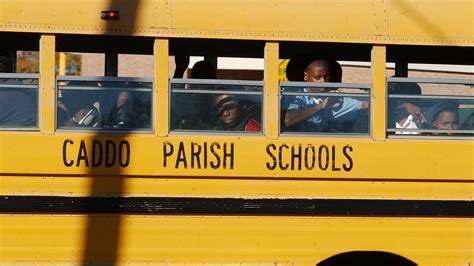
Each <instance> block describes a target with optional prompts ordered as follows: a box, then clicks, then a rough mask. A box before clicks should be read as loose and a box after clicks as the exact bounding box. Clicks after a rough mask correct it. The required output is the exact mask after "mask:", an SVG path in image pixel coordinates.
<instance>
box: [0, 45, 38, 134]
mask: <svg viewBox="0 0 474 266" xmlns="http://www.w3.org/2000/svg"><path fill="white" fill-rule="evenodd" d="M3 72H5V73H11V72H13V64H12V60H11V58H10V56H9V55H8V54H7V53H6V52H2V51H0V73H3ZM0 83H1V84H2V85H5V86H8V85H14V86H18V85H23V83H22V82H21V81H20V80H16V79H1V80H0ZM36 99H37V92H36V91H32V90H29V89H18V88H8V87H7V88H0V126H6V127H17V126H18V127H20V126H21V127H23V126H36V116H37V104H36Z"/></svg>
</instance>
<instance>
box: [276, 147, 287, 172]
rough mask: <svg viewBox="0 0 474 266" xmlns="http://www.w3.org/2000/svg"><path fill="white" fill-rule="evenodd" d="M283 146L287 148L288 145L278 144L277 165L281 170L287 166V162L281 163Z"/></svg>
mask: <svg viewBox="0 0 474 266" xmlns="http://www.w3.org/2000/svg"><path fill="white" fill-rule="evenodd" d="M283 148H286V149H289V147H288V145H286V144H282V145H281V146H280V149H279V150H278V166H279V167H280V169H281V170H286V169H288V167H289V164H285V165H283V164H282V161H283Z"/></svg>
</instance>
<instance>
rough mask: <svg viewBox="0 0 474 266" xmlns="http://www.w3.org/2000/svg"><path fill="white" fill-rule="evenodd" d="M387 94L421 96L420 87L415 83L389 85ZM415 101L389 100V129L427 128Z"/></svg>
mask: <svg viewBox="0 0 474 266" xmlns="http://www.w3.org/2000/svg"><path fill="white" fill-rule="evenodd" d="M388 93H389V94H392V95H393V94H404V95H421V87H420V86H419V85H418V84H416V83H396V82H394V83H390V84H389V87H388ZM419 106H420V103H419V101H418V100H417V99H410V98H399V99H395V100H392V99H390V100H389V109H388V110H389V112H388V120H389V121H388V124H389V125H390V127H391V128H399V129H422V128H427V127H429V126H427V124H426V122H427V120H426V116H425V113H424V112H423V110H422V109H421V107H419ZM395 134H419V132H416V131H407V130H404V131H402V130H400V131H396V132H395Z"/></svg>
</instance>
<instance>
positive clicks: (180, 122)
mask: <svg viewBox="0 0 474 266" xmlns="http://www.w3.org/2000/svg"><path fill="white" fill-rule="evenodd" d="M175 62H176V70H175V74H174V77H175V78H181V77H183V73H184V71H185V70H186V69H187V68H188V64H189V57H187V56H181V55H177V56H175ZM190 78H191V79H216V78H217V73H216V69H215V67H214V66H213V65H212V63H211V62H209V61H208V60H202V61H198V62H196V63H195V64H194V66H193V68H192V69H191V75H190ZM200 87H202V88H203V89H209V86H208V85H205V84H202V85H200V84H195V85H192V88H200ZM174 106H179V108H176V110H175V109H172V112H176V113H178V114H176V115H172V117H175V120H174V121H172V124H173V127H174V128H176V127H178V128H180V129H200V130H202V129H209V127H210V125H211V124H213V123H215V121H216V117H215V116H213V112H214V110H212V109H211V108H212V106H213V97H212V95H209V94H181V95H180V97H179V98H173V102H172V107H174ZM196 114H200V116H199V117H198V116H197V115H196Z"/></svg>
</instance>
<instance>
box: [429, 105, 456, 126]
mask: <svg viewBox="0 0 474 266" xmlns="http://www.w3.org/2000/svg"><path fill="white" fill-rule="evenodd" d="M433 128H434V129H446V130H455V129H457V128H458V116H457V115H456V113H454V112H453V111H450V110H446V111H442V112H441V113H439V114H438V116H437V117H436V119H435V120H433Z"/></svg>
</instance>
